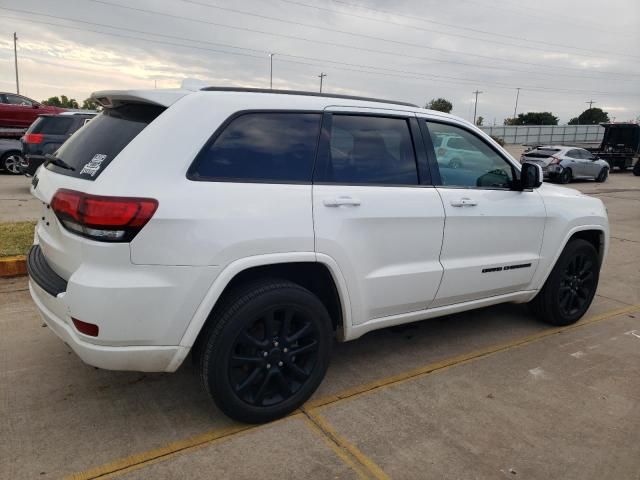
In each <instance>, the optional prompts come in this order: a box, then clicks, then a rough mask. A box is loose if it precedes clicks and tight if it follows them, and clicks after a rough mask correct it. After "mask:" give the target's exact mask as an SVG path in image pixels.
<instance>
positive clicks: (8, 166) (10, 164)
mask: <svg viewBox="0 0 640 480" xmlns="http://www.w3.org/2000/svg"><path fill="white" fill-rule="evenodd" d="M21 162H22V155H20V154H19V153H18V152H7V153H5V154H4V155H3V156H2V158H1V159H0V165H2V168H3V169H4V170H5V171H7V172H9V173H11V174H13V175H19V174H20V163H21Z"/></svg>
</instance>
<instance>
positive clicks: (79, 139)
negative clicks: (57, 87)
mask: <svg viewBox="0 0 640 480" xmlns="http://www.w3.org/2000/svg"><path fill="white" fill-rule="evenodd" d="M164 110H165V108H164V107H159V106H156V105H145V104H126V105H121V106H119V107H115V108H108V109H105V110H104V111H103V112H102V113H101V114H100V115H98V116H97V117H95V118H94V119H93V120H92V121H90V122H89V123H87V124H86V125H85V126H84V128H81V129H80V130H78V131H77V132H76V134H75V135H73V136H72V137H71V138H70V139H69V140H68V141H67V142H65V143H64V144H63V145H62V147H60V148H59V149H58V151H57V152H56V157H57V158H59V159H60V160H62V161H63V162H64V163H66V164H67V165H69V166H70V167H73V170H68V169H65V168H62V167H60V166H59V165H54V164H53V163H49V164H48V165H47V168H48V169H49V170H53V171H54V172H56V173H60V174H62V175H69V176H72V177H78V178H85V179H87V180H95V179H96V178H97V177H98V176H99V175H100V174H101V173H102V172H103V171H104V169H105V168H106V167H107V165H109V163H111V161H112V160H113V159H114V158H115V157H116V156H117V155H118V154H119V153H120V152H121V151H122V150H123V149H124V147H126V146H127V145H128V144H129V142H130V141H131V140H133V139H134V138H135V137H136V136H137V135H138V134H139V133H140V132H141V131H142V130H144V128H145V127H146V126H147V125H149V124H150V123H151V122H152V121H153V120H154V119H155V118H156V117H157V116H158V115H160V114H161V113H162V112H163V111H164Z"/></svg>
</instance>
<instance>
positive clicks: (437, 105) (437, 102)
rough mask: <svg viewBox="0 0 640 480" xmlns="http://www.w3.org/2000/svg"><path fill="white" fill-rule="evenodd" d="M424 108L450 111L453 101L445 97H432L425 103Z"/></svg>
mask: <svg viewBox="0 0 640 480" xmlns="http://www.w3.org/2000/svg"><path fill="white" fill-rule="evenodd" d="M425 108H428V109H429V110H437V111H438V112H444V113H451V110H453V103H451V102H450V101H449V100H447V99H446V98H432V99H431V101H430V102H429V103H427V104H426V105H425Z"/></svg>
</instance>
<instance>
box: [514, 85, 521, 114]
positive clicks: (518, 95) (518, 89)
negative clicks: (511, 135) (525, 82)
mask: <svg viewBox="0 0 640 480" xmlns="http://www.w3.org/2000/svg"><path fill="white" fill-rule="evenodd" d="M516 90H517V91H518V93H516V106H515V107H514V108H513V118H514V119H515V118H516V112H517V111H518V98H520V87H518V88H516Z"/></svg>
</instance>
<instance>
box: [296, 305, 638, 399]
mask: <svg viewBox="0 0 640 480" xmlns="http://www.w3.org/2000/svg"><path fill="white" fill-rule="evenodd" d="M636 310H640V304H637V305H631V306H629V307H623V308H619V309H616V310H611V311H609V312H606V313H603V314H600V315H596V316H594V317H590V318H587V319H585V320H582V321H580V322H578V323H574V324H573V325H568V326H566V327H557V328H551V329H548V330H544V331H542V332H538V333H534V334H531V335H527V336H526V337H522V338H519V339H516V340H512V341H510V342H506V343H502V344H499V345H494V346H491V347H487V348H483V349H480V350H475V351H473V352H469V353H463V354H462V355H457V356H455V357H451V358H447V359H444V360H441V361H439V362H434V363H430V364H428V365H424V366H422V367H418V368H415V369H413V370H409V371H407V372H402V373H398V374H395V375H389V376H387V377H384V378H380V379H378V380H374V381H373V382H369V383H365V384H362V385H357V386H355V387H353V388H349V389H347V390H343V391H342V392H340V393H337V394H335V395H328V396H326V397H323V398H319V399H317V400H312V401H310V402H307V403H306V404H305V406H306V408H319V407H323V406H326V405H331V404H333V403H335V402H338V401H341V400H346V399H348V398H354V397H356V396H360V395H363V394H366V393H368V392H371V391H372V390H377V389H379V388H386V387H389V386H392V385H396V384H398V383H400V382H404V381H407V380H411V379H412V378H415V377H419V376H421V375H426V374H429V373H432V372H435V371H437V370H442V369H445V368H448V367H452V366H455V365H461V364H464V363H467V362H470V361H473V360H476V359H478V358H482V357H486V356H488V355H493V354H495V353H499V352H503V351H505V350H509V349H511V348H516V347H521V346H523V345H527V344H529V343H532V342H535V341H537V340H541V339H543V338H546V337H549V336H551V335H556V334H558V333H562V332H565V331H567V330H573V329H576V328H580V327H584V326H586V325H590V324H592V323H596V322H600V321H603V320H607V319H609V318H613V317H617V316H618V315H623V314H625V313H631V312H634V311H636Z"/></svg>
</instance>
